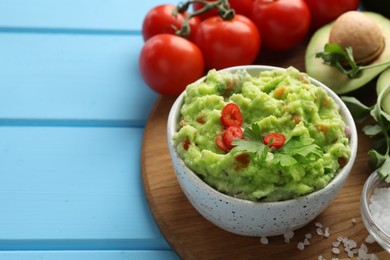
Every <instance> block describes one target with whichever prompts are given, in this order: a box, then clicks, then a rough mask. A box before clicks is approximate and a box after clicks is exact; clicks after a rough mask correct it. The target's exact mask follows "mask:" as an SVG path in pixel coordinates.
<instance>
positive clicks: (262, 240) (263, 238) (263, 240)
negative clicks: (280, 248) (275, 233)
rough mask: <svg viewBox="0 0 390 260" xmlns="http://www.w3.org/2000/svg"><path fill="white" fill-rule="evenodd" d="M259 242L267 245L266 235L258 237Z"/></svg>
mask: <svg viewBox="0 0 390 260" xmlns="http://www.w3.org/2000/svg"><path fill="white" fill-rule="evenodd" d="M260 243H262V244H263V245H268V238H267V237H260Z"/></svg>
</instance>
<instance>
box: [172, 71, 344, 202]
mask: <svg viewBox="0 0 390 260" xmlns="http://www.w3.org/2000/svg"><path fill="white" fill-rule="evenodd" d="M229 103H234V104H236V105H237V106H238V107H239V109H240V111H241V114H242V119H243V122H242V125H241V128H242V130H243V133H244V135H243V137H242V138H240V139H241V140H238V141H237V140H236V141H235V142H233V144H234V148H233V149H231V150H229V151H223V150H221V149H220V147H218V145H217V144H216V138H217V136H218V134H219V133H221V131H223V130H224V129H225V128H226V126H224V124H223V123H221V111H222V109H223V108H224V107H225V106H226V105H227V104H229ZM338 109H339V108H338V106H337V104H336V103H335V102H334V100H333V99H332V98H330V97H329V96H328V95H327V92H326V91H325V90H324V89H323V88H321V87H317V86H315V85H313V84H312V83H310V80H309V78H308V76H307V75H306V74H304V73H300V72H299V71H298V70H296V69H295V68H292V67H290V68H288V69H287V70H285V71H284V70H282V71H264V72H261V73H260V74H259V75H258V76H251V75H250V74H249V73H247V72H246V71H244V70H242V71H238V72H235V73H232V72H226V71H215V70H211V71H209V73H208V74H207V76H206V77H205V80H203V81H202V82H196V83H193V84H190V85H188V86H187V88H186V91H185V97H184V103H183V106H182V108H181V120H180V122H179V126H178V131H177V133H176V134H175V136H174V142H175V146H176V149H177V152H178V153H179V155H180V156H181V158H182V159H183V160H184V162H185V163H186V165H187V166H188V167H189V168H190V169H192V170H193V171H194V172H195V173H196V174H198V175H199V176H200V177H201V178H202V179H203V180H204V181H205V182H206V183H208V184H209V185H211V186H212V187H214V188H215V189H217V190H219V191H220V192H223V193H225V194H228V195H230V196H233V197H237V198H242V199H247V200H253V201H280V200H287V199H291V198H295V197H298V196H302V195H304V194H308V193H311V192H313V191H316V190H319V189H321V188H323V187H325V186H326V185H327V184H328V183H329V182H330V181H331V180H332V179H333V178H334V176H335V175H337V172H338V171H339V169H340V168H342V167H343V166H344V165H345V163H346V162H347V161H348V159H349V156H350V148H349V139H348V136H346V131H345V123H344V121H343V120H342V118H341V116H340V114H339V110H338ZM269 133H278V134H282V135H284V136H285V139H286V140H285V143H284V145H283V146H282V147H280V148H278V149H275V148H274V147H272V146H271V145H270V144H268V145H266V144H264V142H263V137H264V136H265V135H267V134H269ZM271 144H272V142H271Z"/></svg>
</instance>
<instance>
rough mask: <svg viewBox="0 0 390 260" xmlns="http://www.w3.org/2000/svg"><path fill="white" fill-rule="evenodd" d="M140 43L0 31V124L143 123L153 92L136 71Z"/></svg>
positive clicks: (131, 39)
mask: <svg viewBox="0 0 390 260" xmlns="http://www.w3.org/2000/svg"><path fill="white" fill-rule="evenodd" d="M0 9H1V8H0ZM0 16H1V15H0ZM142 45H143V40H142V37H141V36H139V35H125V36H121V35H119V36H118V35H111V36H106V35H103V36H102V35H68V34H28V33H27V34H20V33H18V34H16V33H0V57H1V59H0V68H1V69H0V118H1V119H2V120H1V121H0V125H7V124H8V125H14V124H16V125H17V124H18V123H19V121H20V120H31V119H33V120H35V119H39V120H40V121H39V120H38V121H35V122H36V123H37V124H41V125H45V124H48V123H49V124H57V125H78V124H80V121H82V122H81V123H82V124H87V125H96V124H98V125H99V124H100V125H103V126H104V125H119V126H129V125H130V126H143V125H144V124H145V121H146V119H147V117H148V113H149V111H150V109H151V107H152V106H153V103H154V102H155V99H156V97H157V94H156V93H154V92H153V91H152V90H150V89H149V88H148V86H147V85H146V84H145V83H144V81H143V80H142V78H141V76H140V73H139V69H138V56H139V52H140V49H141V48H142ZM62 120H65V121H66V120H70V122H68V121H66V122H65V123H64V122H62ZM28 122H29V121H27V123H28Z"/></svg>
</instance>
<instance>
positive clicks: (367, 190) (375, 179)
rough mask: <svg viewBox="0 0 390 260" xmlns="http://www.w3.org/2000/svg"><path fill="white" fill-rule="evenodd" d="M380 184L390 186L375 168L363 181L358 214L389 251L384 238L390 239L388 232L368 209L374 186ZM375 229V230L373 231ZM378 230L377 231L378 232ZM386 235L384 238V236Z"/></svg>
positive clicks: (377, 186) (377, 239)
mask: <svg viewBox="0 0 390 260" xmlns="http://www.w3.org/2000/svg"><path fill="white" fill-rule="evenodd" d="M382 186H386V187H389V188H390V184H387V183H385V182H383V181H382V180H381V179H380V177H379V175H378V171H377V170H375V171H374V172H373V173H371V174H370V176H369V177H368V178H367V180H366V181H365V183H364V186H363V189H362V195H361V204H360V205H361V206H360V214H361V215H362V219H363V223H364V225H365V226H366V229H367V230H368V232H369V233H370V234H371V235H372V236H373V237H374V238H375V240H376V241H377V242H378V243H379V244H380V245H381V246H382V247H383V248H384V249H385V250H386V251H388V252H389V253H390V247H389V244H387V242H385V241H384V240H386V238H387V239H390V234H387V233H386V232H385V231H384V230H383V228H382V227H380V226H379V225H378V223H377V222H376V221H375V219H374V218H373V217H372V214H371V210H370V205H369V204H370V203H369V198H370V197H371V195H372V193H373V192H374V190H375V189H376V188H380V187H382ZM374 230H376V232H375V231H374ZM378 232H379V233H378ZM384 237H386V238H384Z"/></svg>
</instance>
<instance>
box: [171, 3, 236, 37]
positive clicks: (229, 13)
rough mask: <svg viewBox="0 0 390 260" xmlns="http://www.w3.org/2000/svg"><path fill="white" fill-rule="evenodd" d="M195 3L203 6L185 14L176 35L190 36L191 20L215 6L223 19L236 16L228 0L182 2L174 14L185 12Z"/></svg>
mask: <svg viewBox="0 0 390 260" xmlns="http://www.w3.org/2000/svg"><path fill="white" fill-rule="evenodd" d="M194 3H200V4H203V7H202V8H201V9H199V10H197V11H195V12H192V13H188V14H187V15H186V16H185V19H184V22H183V24H182V26H181V28H180V29H179V30H176V35H178V36H181V37H184V38H188V37H189V35H190V32H191V28H190V25H189V21H190V19H191V18H192V17H195V16H199V15H201V14H203V13H206V12H208V11H210V10H212V9H214V8H218V14H219V16H221V17H222V19H223V20H231V19H233V18H234V16H235V12H234V10H233V9H231V8H230V4H229V1H228V0H216V1H212V2H209V1H205V0H188V1H186V2H184V3H180V4H179V5H178V6H177V7H176V8H175V10H174V11H173V15H175V13H176V14H177V12H185V11H187V10H188V8H189V6H190V5H192V4H194Z"/></svg>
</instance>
